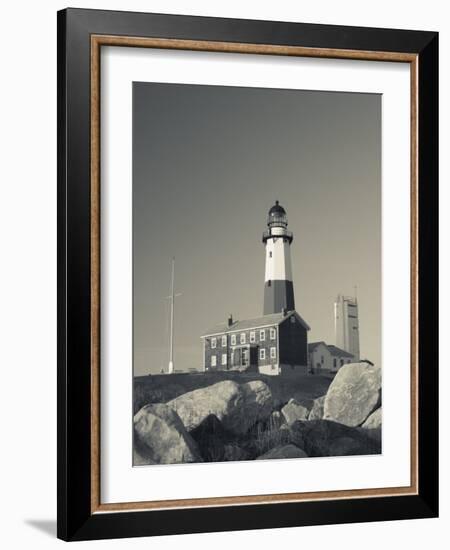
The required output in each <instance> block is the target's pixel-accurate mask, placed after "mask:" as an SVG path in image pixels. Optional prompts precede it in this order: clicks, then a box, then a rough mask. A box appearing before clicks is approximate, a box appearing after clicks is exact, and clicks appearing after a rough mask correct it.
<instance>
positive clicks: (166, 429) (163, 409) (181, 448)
mask: <svg viewBox="0 0 450 550" xmlns="http://www.w3.org/2000/svg"><path fill="white" fill-rule="evenodd" d="M134 434H135V438H136V439H137V441H135V451H136V453H135V458H136V462H137V463H136V465H141V464H151V463H156V464H176V463H183V462H202V458H201V456H200V453H199V451H198V448H197V444H196V443H195V441H194V440H193V439H192V437H191V436H190V435H189V434H188V432H187V431H186V428H185V427H184V426H183V423H182V421H181V420H180V418H179V416H178V415H177V413H176V412H175V411H173V410H172V409H171V408H170V407H168V406H167V405H164V404H163V403H154V404H151V405H145V407H142V409H141V410H139V411H138V412H137V413H136V414H135V416H134Z"/></svg>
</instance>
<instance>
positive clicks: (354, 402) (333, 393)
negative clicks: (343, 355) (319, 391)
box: [323, 363, 381, 426]
mask: <svg viewBox="0 0 450 550" xmlns="http://www.w3.org/2000/svg"><path fill="white" fill-rule="evenodd" d="M380 402H381V369H380V367H375V366H370V365H368V364H367V363H350V364H348V365H344V366H343V367H341V368H340V369H339V370H338V372H337V374H336V376H335V378H334V380H333V382H332V383H331V384H330V387H329V388H328V392H327V394H326V396H325V401H324V409H323V412H324V414H323V418H324V419H325V420H334V421H335V422H339V423H341V424H345V425H347V426H360V425H361V424H362V423H363V422H364V421H365V420H366V418H367V417H368V416H369V415H370V414H371V413H372V412H373V411H374V410H375V409H376V408H377V407H379V405H380Z"/></svg>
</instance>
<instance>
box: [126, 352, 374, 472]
mask: <svg viewBox="0 0 450 550" xmlns="http://www.w3.org/2000/svg"><path fill="white" fill-rule="evenodd" d="M381 417H382V412H381V369H380V368H379V367H376V366H371V365H368V364H366V363H353V364H349V365H345V366H343V367H342V368H341V369H340V370H339V371H338V373H337V374H336V376H335V378H334V380H333V382H332V383H331V385H330V386H329V388H328V391H327V393H326V394H325V395H323V396H321V397H319V398H317V399H315V400H314V402H313V403H312V406H310V407H307V406H305V405H304V404H301V403H299V402H297V401H296V400H295V399H290V400H289V401H288V402H287V403H279V402H277V403H275V401H274V399H273V397H272V393H271V390H270V388H269V386H268V385H267V384H266V383H265V382H263V381H261V380H252V381H250V382H246V383H238V382H236V381H234V380H224V381H222V382H218V383H216V384H213V385H210V386H207V387H204V388H199V389H196V390H193V391H190V392H187V393H184V394H182V395H180V396H178V397H176V398H175V399H172V400H170V401H168V402H166V403H151V404H148V405H145V406H144V407H142V408H141V409H140V410H139V411H138V412H137V413H136V414H135V416H134V465H135V466H138V465H145V464H174V463H185V462H217V461H230V460H255V459H256V460H266V459H275V458H276V459H279V458H305V457H318V456H345V455H366V454H378V453H380V452H381Z"/></svg>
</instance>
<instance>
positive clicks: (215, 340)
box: [211, 338, 217, 349]
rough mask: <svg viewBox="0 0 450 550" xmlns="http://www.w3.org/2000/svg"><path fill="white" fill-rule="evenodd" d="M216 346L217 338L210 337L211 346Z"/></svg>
mask: <svg viewBox="0 0 450 550" xmlns="http://www.w3.org/2000/svg"><path fill="white" fill-rule="evenodd" d="M216 346H217V338H211V348H212V349H214V348H215V347H216Z"/></svg>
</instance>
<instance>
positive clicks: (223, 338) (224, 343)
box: [222, 336, 227, 348]
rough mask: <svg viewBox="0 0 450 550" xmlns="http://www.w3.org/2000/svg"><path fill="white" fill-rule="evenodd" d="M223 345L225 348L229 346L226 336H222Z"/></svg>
mask: <svg viewBox="0 0 450 550" xmlns="http://www.w3.org/2000/svg"><path fill="white" fill-rule="evenodd" d="M222 347H223V348H226V347H227V337H226V336H222Z"/></svg>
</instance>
